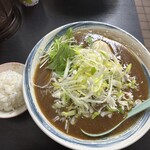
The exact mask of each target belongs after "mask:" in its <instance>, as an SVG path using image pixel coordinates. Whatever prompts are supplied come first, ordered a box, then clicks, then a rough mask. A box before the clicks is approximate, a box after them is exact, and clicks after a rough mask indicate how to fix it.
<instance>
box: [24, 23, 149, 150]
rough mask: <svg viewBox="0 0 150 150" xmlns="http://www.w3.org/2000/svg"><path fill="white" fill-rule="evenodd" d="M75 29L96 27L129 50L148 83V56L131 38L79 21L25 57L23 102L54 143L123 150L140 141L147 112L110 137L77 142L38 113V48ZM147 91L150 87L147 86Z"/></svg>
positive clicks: (111, 28) (53, 33) (145, 128)
mask: <svg viewBox="0 0 150 150" xmlns="http://www.w3.org/2000/svg"><path fill="white" fill-rule="evenodd" d="M70 27H71V28H73V29H78V28H86V29H88V28H89V27H90V28H91V27H92V28H95V27H96V28H98V29H100V30H101V32H102V34H103V35H104V36H105V35H107V36H109V37H110V38H112V39H113V40H115V41H118V42H120V43H122V44H123V45H125V46H126V47H127V48H129V49H130V50H131V51H132V52H133V53H134V54H135V55H136V56H137V57H138V59H139V61H140V62H141V64H142V67H143V68H144V69H143V70H145V71H146V74H147V79H148V82H150V77H149V73H150V63H149V58H150V53H149V52H148V50H147V49H146V48H145V47H144V46H143V45H142V44H141V43H140V42H139V41H138V40H137V39H136V38H135V37H133V36H132V35H130V34H129V33H127V32H126V31H124V30H122V29H120V28H118V27H115V26H112V25H110V24H106V23H102V22H93V21H83V22H75V23H70V24H67V25H64V26H61V27H59V28H57V29H55V30H53V31H51V32H50V33H48V34H47V35H46V36H44V37H43V38H42V39H41V40H40V41H39V42H38V43H37V44H36V45H35V46H34V48H33V49H32V51H31V53H30V55H29V56H28V58H27V61H26V64H25V71H24V80H23V92H24V98H25V102H26V105H27V108H28V111H29V113H30V115H31V117H32V118H33V120H34V121H35V123H36V124H37V125H38V126H39V128H40V129H41V130H42V131H43V132H44V133H45V134H47V135H48V136H49V137H50V138H51V139H53V140H54V141H56V142H58V143H60V144H62V145H64V146H66V147H68V148H71V149H77V150H83V149H85V150H96V149H98V150H110V149H111V150H115V149H122V148H124V147H127V146H129V145H131V144H133V143H134V142H136V141H137V140H138V139H140V138H141V137H142V136H143V135H144V134H145V133H146V132H147V131H148V130H149V128H150V110H149V109H148V110H146V111H145V112H144V113H143V115H142V116H141V117H140V119H139V120H138V121H137V122H136V124H134V125H133V126H131V127H130V128H129V129H127V130H126V131H124V132H121V133H119V134H116V135H114V136H110V137H109V136H105V137H101V138H99V139H97V140H81V139H78V138H75V137H72V136H70V135H67V134H65V133H63V132H61V131H60V130H58V129H57V128H56V127H54V126H53V125H52V124H51V123H50V122H49V121H48V120H47V119H46V117H45V116H44V114H43V113H42V111H41V109H40V107H39V105H38V103H37V100H36V96H35V91H34V85H33V78H34V74H35V69H36V67H37V65H38V63H39V55H40V54H41V49H45V50H46V49H47V48H46V47H47V46H48V45H49V44H50V43H51V41H52V40H53V39H54V37H55V36H56V35H62V34H63V33H65V31H66V30H67V29H68V28H70ZM148 86H149V88H150V85H149V83H148Z"/></svg>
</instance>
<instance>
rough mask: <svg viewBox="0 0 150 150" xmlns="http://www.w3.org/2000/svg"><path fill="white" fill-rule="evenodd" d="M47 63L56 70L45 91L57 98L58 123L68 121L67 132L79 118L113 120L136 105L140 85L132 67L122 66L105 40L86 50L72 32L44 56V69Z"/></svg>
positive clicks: (50, 48) (91, 43)
mask: <svg viewBox="0 0 150 150" xmlns="http://www.w3.org/2000/svg"><path fill="white" fill-rule="evenodd" d="M46 63H47V64H48V66H47V68H49V69H50V70H52V77H51V79H50V82H49V84H48V85H47V86H46V87H45V88H47V89H48V90H49V92H51V94H52V96H53V97H54V98H55V100H54V104H53V106H52V107H53V109H55V110H56V113H57V116H56V117H55V118H54V121H64V122H65V130H66V131H67V132H68V130H69V124H72V125H74V124H75V123H76V121H77V120H78V118H79V117H87V118H91V119H95V118H96V117H98V116H101V117H104V116H108V117H111V116H112V115H113V113H114V112H118V113H122V114H125V113H126V112H128V111H129V110H130V109H131V108H132V107H134V105H135V101H134V99H133V98H134V97H133V94H132V90H134V89H137V88H138V85H137V83H136V78H135V77H134V76H131V75H130V72H131V68H132V64H126V65H125V64H124V65H122V64H121V63H120V60H119V59H118V58H117V57H116V56H115V55H114V54H113V52H112V50H111V48H110V46H109V45H108V44H107V43H105V42H103V41H101V40H97V41H93V42H91V40H90V44H89V46H87V47H86V48H83V47H82V45H78V44H77V42H76V40H75V38H74V36H73V31H72V29H69V30H68V31H67V32H66V34H65V35H63V36H61V37H59V38H57V39H55V40H54V42H53V43H52V44H51V46H50V47H49V50H48V51H47V52H46V53H45V55H43V56H42V57H41V67H43V66H44V64H46ZM129 89H130V90H129Z"/></svg>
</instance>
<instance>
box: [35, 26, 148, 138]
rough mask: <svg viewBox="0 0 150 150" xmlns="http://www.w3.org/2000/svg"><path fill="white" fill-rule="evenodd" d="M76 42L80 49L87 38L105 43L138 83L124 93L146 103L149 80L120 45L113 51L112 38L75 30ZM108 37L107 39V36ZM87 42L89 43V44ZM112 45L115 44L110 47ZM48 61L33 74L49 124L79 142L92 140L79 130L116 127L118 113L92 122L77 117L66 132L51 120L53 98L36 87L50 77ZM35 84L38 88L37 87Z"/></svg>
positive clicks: (126, 124) (128, 124)
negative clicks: (127, 67) (129, 67)
mask: <svg viewBox="0 0 150 150" xmlns="http://www.w3.org/2000/svg"><path fill="white" fill-rule="evenodd" d="M73 35H74V37H75V40H76V41H77V44H79V45H82V47H84V48H86V47H87V46H88V44H89V43H88V41H87V36H88V37H90V38H91V39H90V38H89V39H88V40H92V42H93V41H94V42H95V41H97V40H102V41H103V42H105V43H107V44H108V46H109V47H110V49H111V50H112V52H113V54H114V55H117V56H119V57H118V59H120V63H121V64H122V66H123V65H127V64H132V68H131V72H130V75H131V76H134V77H135V79H136V82H137V87H138V89H132V90H131V89H126V91H127V92H128V91H132V94H133V97H134V100H137V99H140V100H146V99H147V98H148V81H147V78H146V75H145V74H144V71H143V68H142V66H141V64H140V62H139V61H138V59H137V58H136V57H135V56H134V55H133V54H132V53H131V52H130V50H129V49H127V48H126V47H125V46H123V45H121V44H120V45H119V43H118V42H117V43H118V45H117V44H116V45H115V48H114V47H112V46H111V39H109V40H107V38H106V39H105V38H103V37H102V36H101V34H100V32H99V31H98V30H97V29H90V30H86V29H78V30H77V31H74V32H73ZM108 38H109V37H108ZM89 42H90V41H89ZM113 45H114V44H113ZM47 65H48V62H46V64H44V65H43V67H40V64H39V65H38V66H37V68H36V72H35V75H34V84H35V86H34V90H35V94H36V99H37V102H38V105H39V107H40V109H41V111H42V112H43V114H44V115H45V117H46V118H47V119H48V120H49V122H50V123H52V124H53V125H54V126H55V127H56V128H58V129H59V130H61V131H62V132H64V133H66V134H69V135H71V136H74V137H76V138H80V139H87V140H88V139H94V138H93V137H88V136H87V135H85V134H83V133H82V131H81V130H80V129H83V130H85V131H86V132H88V133H100V132H104V131H107V130H109V129H110V128H112V127H114V126H115V125H116V124H118V123H119V122H120V121H121V120H122V119H123V118H124V117H125V115H126V113H125V114H122V113H120V112H118V111H114V112H113V114H112V116H107V115H106V116H103V117H102V116H100V115H98V116H97V117H95V118H94V119H91V118H88V117H83V116H82V117H78V118H77V120H76V122H75V124H73V125H71V124H70V125H69V129H68V130H67V131H66V130H65V122H64V121H60V120H58V121H54V118H55V117H56V116H57V115H58V114H57V111H56V109H54V108H53V107H52V106H53V105H54V101H55V98H54V97H53V96H52V93H51V92H46V91H45V89H43V88H40V87H39V86H41V87H42V86H44V85H46V84H47V83H48V82H49V80H50V78H51V76H52V71H51V70H50V69H47V68H46V67H47ZM36 85H38V86H36ZM140 115H141V114H138V115H136V116H134V117H132V118H130V119H128V120H127V121H125V122H124V123H123V124H122V125H121V126H120V127H118V128H117V129H116V130H115V131H113V132H112V133H111V134H109V136H110V135H114V134H118V133H119V132H123V131H125V130H127V129H128V128H129V127H131V126H132V125H133V124H135V122H136V121H137V120H138V119H139V117H140Z"/></svg>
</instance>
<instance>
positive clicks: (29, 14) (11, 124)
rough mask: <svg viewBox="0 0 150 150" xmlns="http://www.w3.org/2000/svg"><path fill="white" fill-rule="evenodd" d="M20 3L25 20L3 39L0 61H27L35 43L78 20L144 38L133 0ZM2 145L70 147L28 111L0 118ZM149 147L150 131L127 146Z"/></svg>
mask: <svg viewBox="0 0 150 150" xmlns="http://www.w3.org/2000/svg"><path fill="white" fill-rule="evenodd" d="M85 2H86V3H85ZM18 6H19V9H20V12H21V15H22V23H21V26H20V28H19V30H18V31H17V32H16V33H15V34H14V35H13V36H12V37H10V38H9V39H7V40H5V41H3V42H1V43H0V64H2V63H5V62H11V61H17V62H21V63H25V61H26V59H27V57H28V55H29V53H30V51H31V50H32V48H33V46H34V45H35V44H36V43H37V42H38V41H39V40H40V39H41V38H42V37H43V36H44V35H46V34H47V33H48V32H50V31H51V30H53V29H55V28H56V27H59V26H61V25H64V24H66V23H70V22H76V21H84V20H89V21H101V22H106V23H110V24H113V25H116V26H118V27H120V28H122V29H124V30H126V31H127V32H129V33H131V34H132V35H133V36H135V37H136V38H137V39H139V40H140V41H141V42H143V38H142V36H141V31H140V26H139V21H138V17H137V14H136V8H135V4H134V0H115V1H114V0H94V1H92V2H91V0H80V1H77V0H76V1H74V0H61V1H60V0H41V1H40V2H39V4H38V5H36V6H34V7H25V6H21V5H18ZM0 145H1V146H0V147H1V148H0V149H1V150H7V149H9V150H37V149H40V150H41V149H44V150H46V149H50V148H53V149H67V148H65V147H63V146H61V145H59V144H58V143H56V142H54V141H53V140H51V139H50V138H49V137H48V136H47V135H45V134H44V133H43V132H42V131H41V130H40V129H39V128H38V127H37V125H36V124H35V122H34V121H33V120H32V118H31V116H30V115H29V113H28V111H26V112H25V113H23V114H21V115H20V116H18V117H15V118H11V119H0ZM149 148H150V131H149V132H147V133H146V134H145V135H144V136H143V137H142V138H141V139H140V140H138V141H137V142H136V143H134V144H132V145H131V146H129V147H127V148H125V150H130V149H131V150H141V149H142V150H147V149H149Z"/></svg>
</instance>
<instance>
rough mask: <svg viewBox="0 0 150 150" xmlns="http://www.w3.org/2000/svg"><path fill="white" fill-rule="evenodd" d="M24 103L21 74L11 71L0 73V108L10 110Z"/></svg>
mask: <svg viewBox="0 0 150 150" xmlns="http://www.w3.org/2000/svg"><path fill="white" fill-rule="evenodd" d="M23 104H24V99H23V92H22V75H21V74H19V73H17V72H15V71H12V70H8V71H4V72H1V73H0V110H1V111H12V110H14V109H16V108H18V107H20V106H21V105H23Z"/></svg>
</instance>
